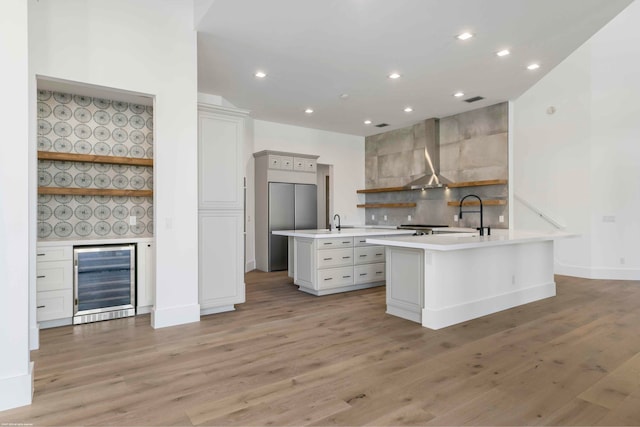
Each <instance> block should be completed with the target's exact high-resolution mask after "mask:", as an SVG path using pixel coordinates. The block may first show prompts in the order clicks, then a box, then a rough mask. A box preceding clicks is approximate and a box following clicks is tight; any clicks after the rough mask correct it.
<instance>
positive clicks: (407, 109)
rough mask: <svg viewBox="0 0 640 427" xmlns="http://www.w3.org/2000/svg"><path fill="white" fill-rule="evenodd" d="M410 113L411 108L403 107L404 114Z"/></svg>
mask: <svg viewBox="0 0 640 427" xmlns="http://www.w3.org/2000/svg"><path fill="white" fill-rule="evenodd" d="M412 111H413V108H411V107H405V109H404V112H405V113H410V112H412Z"/></svg>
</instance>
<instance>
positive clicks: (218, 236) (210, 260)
mask: <svg viewBox="0 0 640 427" xmlns="http://www.w3.org/2000/svg"><path fill="white" fill-rule="evenodd" d="M247 117H248V111H245V110H239V109H234V108H227V107H221V106H216V105H208V104H202V103H200V104H198V121H199V133H198V159H199V160H198V161H199V163H198V177H199V179H198V183H199V191H198V206H199V210H198V226H199V230H198V235H199V237H198V265H199V271H198V293H199V303H200V312H201V314H211V313H218V312H222V311H229V310H233V309H234V306H233V305H234V304H238V303H243V302H244V301H245V285H244V202H245V201H244V177H243V175H244V161H243V153H244V144H245V139H246V138H247V131H246V120H247ZM269 161H270V164H269V167H270V168H271V167H273V168H277V169H281V168H283V167H286V164H287V162H286V159H284V158H283V157H282V156H269ZM271 162H273V164H272V163H271ZM288 165H289V166H290V167H291V168H293V158H291V159H289V162H288Z"/></svg>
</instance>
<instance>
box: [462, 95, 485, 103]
mask: <svg viewBox="0 0 640 427" xmlns="http://www.w3.org/2000/svg"><path fill="white" fill-rule="evenodd" d="M483 99H484V98H483V97H481V96H474V97H473V98H469V99H465V100H464V102H468V103H469V104H471V103H472V102H476V101H482V100H483Z"/></svg>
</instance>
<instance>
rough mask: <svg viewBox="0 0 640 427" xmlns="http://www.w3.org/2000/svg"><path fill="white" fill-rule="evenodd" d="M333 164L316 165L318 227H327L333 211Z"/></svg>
mask: <svg viewBox="0 0 640 427" xmlns="http://www.w3.org/2000/svg"><path fill="white" fill-rule="evenodd" d="M332 172H333V166H332V165H322V164H318V165H317V183H316V184H317V188H318V228H319V229H324V228H328V227H329V224H331V213H332V211H333V179H332V177H331V176H332Z"/></svg>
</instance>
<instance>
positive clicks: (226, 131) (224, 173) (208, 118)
mask: <svg viewBox="0 0 640 427" xmlns="http://www.w3.org/2000/svg"><path fill="white" fill-rule="evenodd" d="M245 132H246V130H245V115H244V114H237V112H236V110H230V109H226V108H223V107H213V106H205V105H204V104H199V115H198V199H199V207H200V209H244V191H243V188H244V183H243V181H244V178H243V177H244V172H243V161H242V153H243V146H244V139H245ZM290 164H291V162H290Z"/></svg>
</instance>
